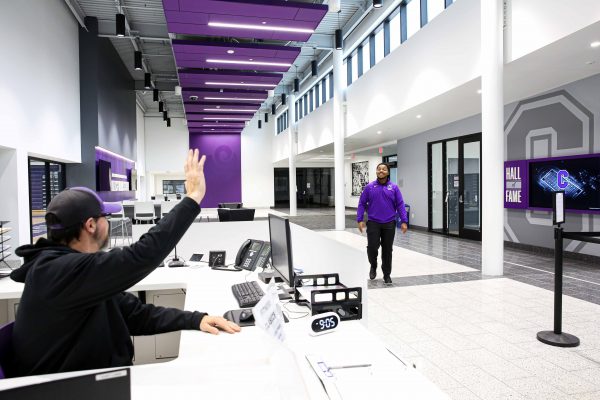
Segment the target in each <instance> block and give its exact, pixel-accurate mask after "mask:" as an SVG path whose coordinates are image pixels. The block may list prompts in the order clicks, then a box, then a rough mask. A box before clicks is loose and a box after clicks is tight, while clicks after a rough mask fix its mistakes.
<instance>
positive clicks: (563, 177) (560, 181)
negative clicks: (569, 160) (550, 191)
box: [556, 169, 569, 189]
mask: <svg viewBox="0 0 600 400" xmlns="http://www.w3.org/2000/svg"><path fill="white" fill-rule="evenodd" d="M568 177H569V173H568V172H567V171H565V170H564V169H561V170H560V171H558V173H557V174H556V184H557V185H558V187H559V188H560V189H565V188H566V187H567V186H568V185H569V182H568V181H567V178H568Z"/></svg>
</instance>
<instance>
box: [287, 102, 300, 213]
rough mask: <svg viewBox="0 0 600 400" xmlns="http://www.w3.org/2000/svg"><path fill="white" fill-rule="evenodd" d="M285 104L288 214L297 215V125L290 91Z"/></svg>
mask: <svg viewBox="0 0 600 400" xmlns="http://www.w3.org/2000/svg"><path fill="white" fill-rule="evenodd" d="M287 104H288V110H290V115H289V118H290V120H289V124H288V125H289V130H288V145H289V148H290V157H289V159H288V161H289V162H288V166H289V167H288V168H289V172H290V177H289V181H290V216H292V217H293V216H296V215H298V205H297V197H296V153H297V151H298V147H297V145H296V137H297V133H296V130H297V129H298V126H297V125H296V122H294V121H295V120H296V108H295V104H296V94H295V93H294V92H293V91H292V92H291V93H290V94H289V96H287Z"/></svg>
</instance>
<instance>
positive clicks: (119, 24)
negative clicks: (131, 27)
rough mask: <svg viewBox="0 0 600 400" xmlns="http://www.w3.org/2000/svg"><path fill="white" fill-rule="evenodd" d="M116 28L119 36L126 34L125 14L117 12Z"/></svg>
mask: <svg viewBox="0 0 600 400" xmlns="http://www.w3.org/2000/svg"><path fill="white" fill-rule="evenodd" d="M115 30H116V33H117V36H119V37H123V36H125V14H117V20H116V22H115Z"/></svg>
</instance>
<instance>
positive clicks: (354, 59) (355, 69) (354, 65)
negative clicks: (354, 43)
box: [351, 50, 358, 82]
mask: <svg viewBox="0 0 600 400" xmlns="http://www.w3.org/2000/svg"><path fill="white" fill-rule="evenodd" d="M357 79H358V51H356V50H355V51H354V53H352V81H351V82H356V80H357Z"/></svg>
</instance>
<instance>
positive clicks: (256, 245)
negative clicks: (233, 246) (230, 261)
mask: <svg viewBox="0 0 600 400" xmlns="http://www.w3.org/2000/svg"><path fill="white" fill-rule="evenodd" d="M270 256H271V244H270V243H268V242H263V241H262V240H254V239H248V240H246V241H245V242H244V243H243V244H242V246H241V247H240V249H239V250H238V253H237V256H236V257H235V266H236V267H238V268H242V269H246V270H248V271H254V270H255V269H256V268H264V266H265V264H266V263H267V261H268V260H269V257H270Z"/></svg>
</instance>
